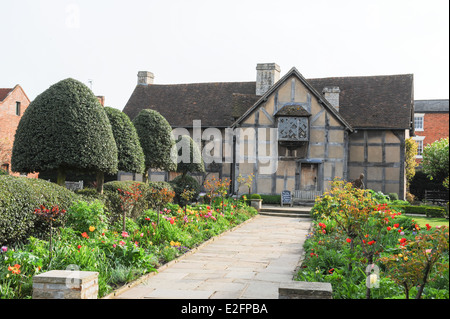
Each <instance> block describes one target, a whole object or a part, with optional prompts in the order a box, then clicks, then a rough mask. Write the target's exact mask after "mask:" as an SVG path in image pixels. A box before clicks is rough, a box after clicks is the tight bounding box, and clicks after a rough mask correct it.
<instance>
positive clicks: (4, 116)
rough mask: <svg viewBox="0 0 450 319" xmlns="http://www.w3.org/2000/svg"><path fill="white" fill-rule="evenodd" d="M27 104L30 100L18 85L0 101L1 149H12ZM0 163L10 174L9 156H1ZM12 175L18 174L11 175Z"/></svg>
mask: <svg viewBox="0 0 450 319" xmlns="http://www.w3.org/2000/svg"><path fill="white" fill-rule="evenodd" d="M17 102H20V114H19V115H17V114H16V105H17ZM29 104H30V100H29V99H28V97H27V95H26V94H25V92H24V90H23V89H22V87H21V86H20V85H16V86H15V87H14V88H13V89H12V91H11V92H10V93H9V95H8V96H6V97H5V98H4V99H3V101H0V143H2V146H1V147H2V149H5V148H6V149H7V148H10V149H12V145H13V143H14V135H15V133H16V129H17V126H18V125H19V121H20V119H21V118H22V115H23V113H24V112H25V110H26V109H27V108H28V105H29ZM3 154H4V153H3ZM0 162H1V163H0V166H3V167H5V166H6V165H7V166H8V170H9V171H10V173H11V158H10V156H6V158H3V156H2V158H1V159H0ZM12 175H19V174H18V173H12ZM28 177H37V174H28Z"/></svg>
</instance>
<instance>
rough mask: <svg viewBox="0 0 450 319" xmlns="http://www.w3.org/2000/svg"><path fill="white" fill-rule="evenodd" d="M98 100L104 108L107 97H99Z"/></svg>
mask: <svg viewBox="0 0 450 319" xmlns="http://www.w3.org/2000/svg"><path fill="white" fill-rule="evenodd" d="M97 100H98V101H99V102H100V104H101V105H102V106H105V97H104V96H103V95H97Z"/></svg>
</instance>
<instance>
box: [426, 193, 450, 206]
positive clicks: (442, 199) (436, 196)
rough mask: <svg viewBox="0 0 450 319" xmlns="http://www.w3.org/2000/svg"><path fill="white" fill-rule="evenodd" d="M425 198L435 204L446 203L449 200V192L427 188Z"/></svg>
mask: <svg viewBox="0 0 450 319" xmlns="http://www.w3.org/2000/svg"><path fill="white" fill-rule="evenodd" d="M425 200H426V201H428V202H432V203H433V204H438V205H444V204H446V203H447V202H448V192H445V191H437V190H425Z"/></svg>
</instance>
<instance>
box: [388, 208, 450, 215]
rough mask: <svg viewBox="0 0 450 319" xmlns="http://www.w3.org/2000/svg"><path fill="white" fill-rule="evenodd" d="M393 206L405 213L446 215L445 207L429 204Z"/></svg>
mask: <svg viewBox="0 0 450 319" xmlns="http://www.w3.org/2000/svg"><path fill="white" fill-rule="evenodd" d="M391 207H392V208H396V209H400V210H401V211H402V212H404V213H405V214H411V215H414V214H416V215H426V216H427V217H445V208H444V207H437V206H428V205H420V206H413V205H392V206H391Z"/></svg>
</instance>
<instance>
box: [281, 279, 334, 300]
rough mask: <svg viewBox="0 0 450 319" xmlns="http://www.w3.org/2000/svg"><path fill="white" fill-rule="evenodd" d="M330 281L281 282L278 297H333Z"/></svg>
mask: <svg viewBox="0 0 450 319" xmlns="http://www.w3.org/2000/svg"><path fill="white" fill-rule="evenodd" d="M332 294H333V289H332V287H331V284H330V283H329V282H306V281H292V282H286V283H281V284H280V287H279V288H278V299H333V297H332Z"/></svg>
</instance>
